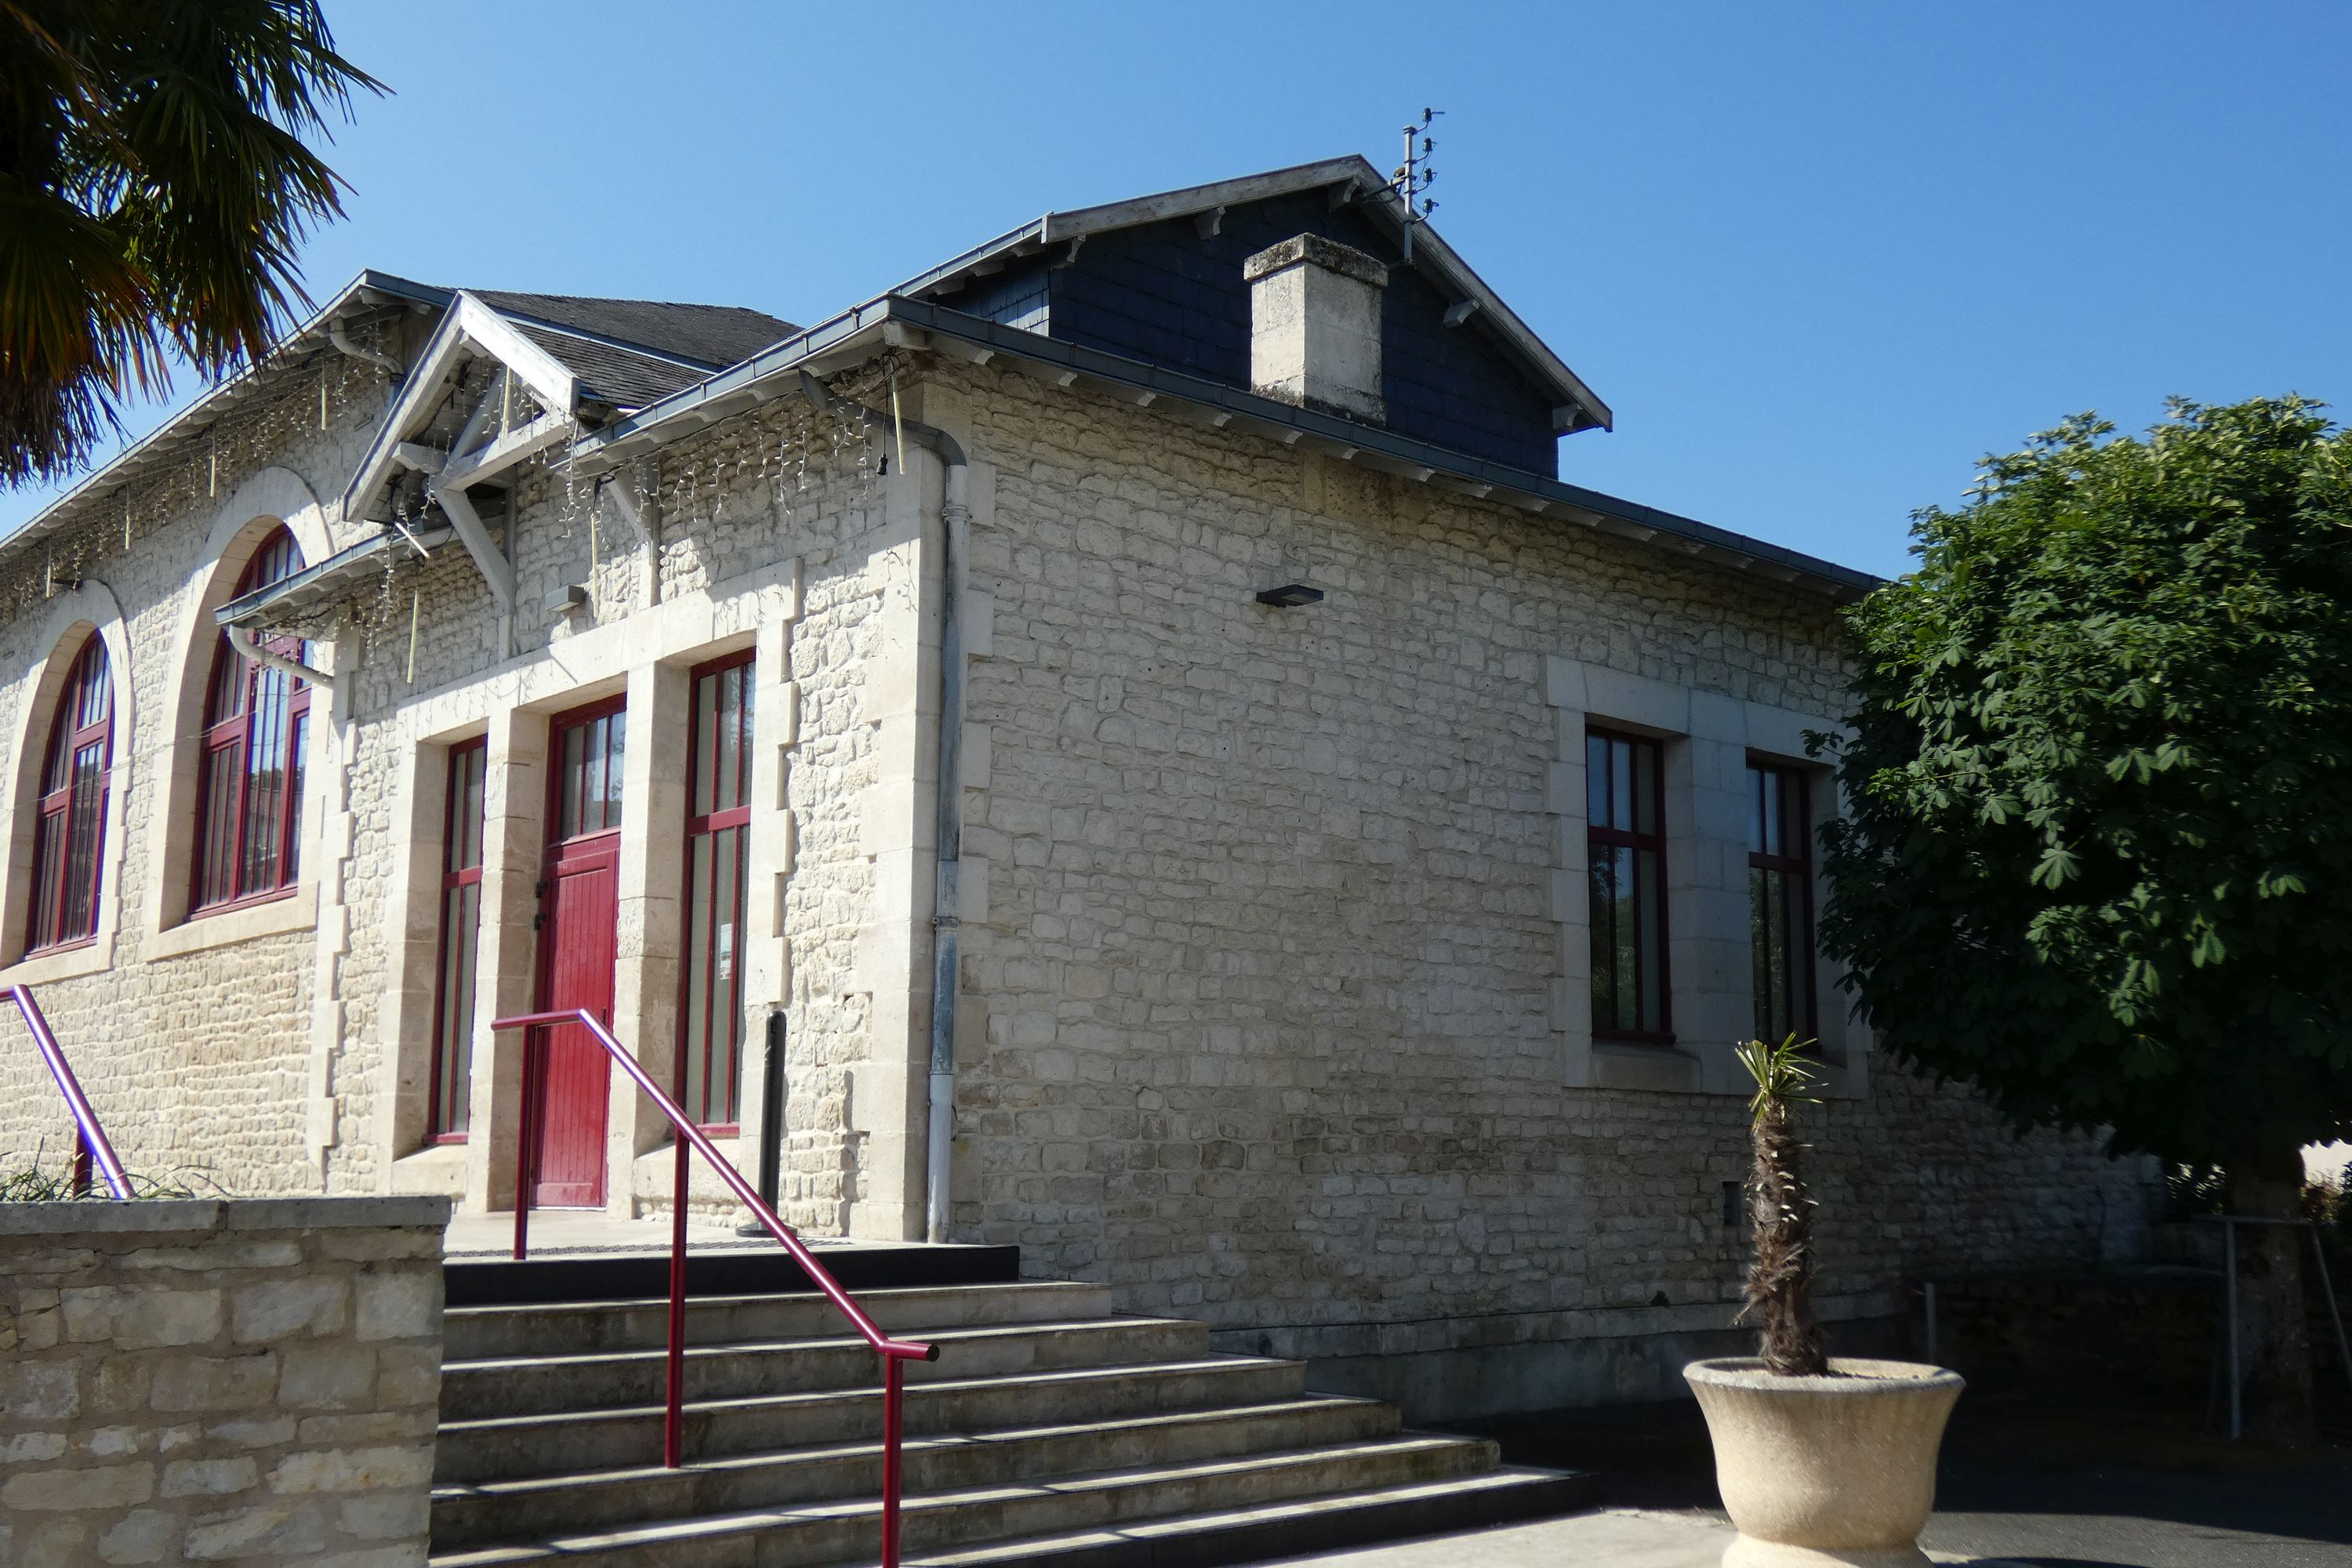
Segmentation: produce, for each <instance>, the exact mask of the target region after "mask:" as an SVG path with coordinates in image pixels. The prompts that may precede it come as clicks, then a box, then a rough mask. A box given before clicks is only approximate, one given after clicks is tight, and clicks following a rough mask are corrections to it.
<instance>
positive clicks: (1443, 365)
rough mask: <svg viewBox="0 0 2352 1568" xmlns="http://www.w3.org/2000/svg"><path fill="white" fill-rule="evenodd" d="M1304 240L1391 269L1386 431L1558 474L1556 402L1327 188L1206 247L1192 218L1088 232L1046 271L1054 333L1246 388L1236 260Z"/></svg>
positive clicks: (1293, 199) (1241, 216)
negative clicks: (1331, 198) (1331, 244)
mask: <svg viewBox="0 0 2352 1568" xmlns="http://www.w3.org/2000/svg"><path fill="white" fill-rule="evenodd" d="M1297 234H1319V235H1322V236H1324V237H1326V238H1329V239H1336V240H1338V241H1339V243H1340V244H1342V245H1349V246H1353V247H1355V248H1357V249H1358V250H1361V251H1364V252H1366V253H1368V254H1370V255H1372V256H1376V257H1378V258H1381V260H1382V261H1385V262H1387V263H1389V264H1390V268H1389V286H1388V289H1387V292H1386V294H1385V296H1384V297H1383V300H1382V302H1381V315H1382V331H1383V339H1384V341H1383V342H1382V344H1381V397H1382V398H1383V399H1384V400H1385V401H1386V403H1387V405H1388V428H1390V429H1391V430H1393V431H1395V432H1396V433H1397V434H1398V435H1400V436H1410V437H1412V438H1413V439H1415V440H1418V441H1427V442H1429V443H1431V444H1432V445H1433V446H1439V447H1451V448H1453V449H1454V450H1455V451H1457V452H1466V453H1469V454H1471V455H1473V456H1475V457H1480V458H1487V459H1489V460H1491V461H1494V462H1498V463H1507V464H1509V465H1510V466H1511V467H1513V468H1522V469H1526V470H1527V471H1528V472H1530V473H1538V474H1543V475H1546V476H1548V477H1552V478H1557V477H1558V474H1559V438H1558V437H1556V436H1555V435H1554V434H1553V431H1552V427H1551V398H1550V395H1549V394H1548V393H1547V392H1545V390H1544V389H1543V388H1541V387H1539V386H1538V385H1537V384H1535V383H1534V382H1532V381H1530V380H1529V379H1528V377H1527V375H1526V374H1524V373H1523V372H1521V371H1520V370H1519V368H1518V367H1517V364H1515V363H1512V361H1511V360H1510V359H1509V358H1508V357H1507V355H1506V354H1505V353H1503V352H1502V351H1501V350H1500V349H1499V348H1497V347H1496V345H1495V344H1494V342H1492V341H1491V340H1489V339H1488V338H1487V336H1486V333H1485V332H1484V331H1483V330H1481V329H1480V327H1479V326H1478V324H1477V321H1476V320H1475V318H1473V320H1472V321H1469V322H1467V323H1465V325H1463V326H1460V327H1449V326H1447V325H1445V322H1444V314H1445V309H1446V306H1447V305H1448V303H1449V302H1450V301H1448V300H1446V298H1445V297H1444V296H1443V295H1442V294H1440V293H1439V292H1438V291H1437V289H1435V288H1433V286H1432V285H1431V284H1430V283H1429V282H1428V281H1427V280H1426V279H1423V277H1422V276H1421V275H1420V274H1419V273H1417V272H1414V271H1412V270H1411V269H1409V268H1405V267H1404V266H1403V265H1402V263H1401V262H1400V261H1399V259H1398V252H1397V247H1395V246H1394V245H1393V244H1391V242H1390V241H1389V240H1388V238H1387V237H1385V236H1384V235H1383V234H1382V233H1381V231H1380V230H1379V229H1378V228H1376V227H1374V226H1373V225H1372V224H1371V223H1370V220H1368V219H1367V218H1365V217H1364V216H1363V215H1361V214H1360V213H1356V212H1351V211H1349V210H1347V209H1344V208H1343V209H1341V210H1339V211H1338V212H1334V211H1332V210H1331V208H1330V204H1329V202H1328V199H1327V197H1326V196H1325V195H1324V193H1322V192H1320V191H1310V192H1304V193H1301V194H1299V195H1290V196H1282V197H1277V198H1276V199H1274V200H1272V201H1265V202H1257V203H1253V204H1251V205H1247V206H1240V207H1234V208H1232V209H1231V210H1229V211H1228V212H1227V213H1226V214H1225V217H1224V223H1223V226H1222V228H1221V230H1220V232H1218V233H1217V234H1215V235H1213V236H1211V237H1208V238H1205V239H1203V238H1202V237H1201V234H1200V232H1199V229H1198V228H1197V227H1196V226H1194V224H1193V221H1192V219H1191V218H1189V217H1184V218H1175V219H1171V221H1169V222H1167V223H1156V224H1148V225H1144V226H1139V227H1136V228H1129V229H1118V230H1115V231H1112V232H1110V233H1107V234H1098V235H1096V236H1094V237H1091V238H1089V239H1088V240H1087V242H1086V244H1085V245H1084V246H1082V247H1079V250H1078V254H1077V257H1076V259H1075V260H1073V261H1070V262H1069V264H1068V265H1066V266H1056V267H1054V268H1050V269H1049V270H1048V273H1047V277H1048V279H1050V284H1051V288H1052V307H1051V321H1050V325H1049V328H1048V330H1049V331H1050V332H1051V334H1052V335H1053V336H1054V337H1056V338H1059V339H1062V340H1063V341H1065V342H1074V343H1082V344H1084V345H1086V346H1087V347H1089V348H1097V349H1101V350H1103V351H1105V352H1106V353H1118V354H1126V355H1128V356H1129V357H1130V358H1134V359H1140V360H1147V361H1150V362H1151V363H1156V364H1164V365H1167V366H1169V367H1170V368H1171V369H1174V370H1181V371H1187V372H1190V373H1191V374H1194V375H1200V376H1204V377H1207V378H1208V379H1210V380H1212V381H1222V382H1225V383H1227V384H1231V385H1234V386H1247V385H1248V384H1249V285H1248V284H1246V283H1245V282H1244V281H1243V280H1242V263H1243V261H1244V260H1245V259H1246V258H1249V257H1251V256H1253V255H1255V254H1256V253H1257V252H1258V251H1261V250H1264V249H1265V247H1267V246H1270V245H1274V244H1276V243H1278V242H1280V241H1282V240H1286V239H1288V238H1289V237H1292V236H1293V235H1297ZM1054 254H1055V260H1056V261H1061V260H1064V259H1066V258H1067V255H1068V253H1067V251H1066V250H1064V249H1061V248H1060V247H1056V249H1055V253H1054ZM992 281H995V280H992ZM974 293H975V296H976V295H977V293H978V291H977V290H975V291H974ZM956 303H957V304H958V307H959V308H960V309H964V310H971V309H973V307H972V306H971V305H968V304H964V303H962V302H961V301H957V302H956Z"/></svg>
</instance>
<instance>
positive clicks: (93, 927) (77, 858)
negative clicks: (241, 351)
mask: <svg viewBox="0 0 2352 1568" xmlns="http://www.w3.org/2000/svg"><path fill="white" fill-rule="evenodd" d="M113 761H114V683H113V682H112V680H110V679H109V678H108V674H107V668H106V644H104V643H103V642H101V641H100V640H99V636H98V634H97V633H96V632H92V633H90V634H89V640H88V641H86V642H84V643H83V644H82V645H81V648H80V650H79V652H77V653H76V654H75V655H74V661H73V669H72V672H71V673H70V674H68V676H67V677H66V689H65V690H64V692H63V693H62V694H60V695H59V697H58V711H57V717H55V718H54V719H52V720H50V721H49V749H48V752H47V754H46V755H45V756H44V757H43V759H42V762H41V815H40V821H39V825H38V826H37V828H36V829H35V832H34V838H33V907H32V909H31V910H30V911H29V913H30V918H29V919H28V920H26V922H25V930H26V937H27V941H26V951H27V952H41V951H43V950H44V949H47V948H53V947H69V946H71V945H73V944H74V943H76V942H88V941H89V939H90V938H92V937H94V936H96V935H97V934H98V879H99V874H100V866H101V865H102V864H103V857H102V856H101V855H100V850H101V849H102V848H103V847H105V838H106V781H107V770H108V769H109V768H110V766H111V765H112V763H113Z"/></svg>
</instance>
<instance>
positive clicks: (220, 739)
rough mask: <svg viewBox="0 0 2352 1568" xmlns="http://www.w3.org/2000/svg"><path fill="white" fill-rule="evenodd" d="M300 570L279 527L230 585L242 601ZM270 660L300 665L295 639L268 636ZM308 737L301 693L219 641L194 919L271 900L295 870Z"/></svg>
mask: <svg viewBox="0 0 2352 1568" xmlns="http://www.w3.org/2000/svg"><path fill="white" fill-rule="evenodd" d="M300 570H302V552H301V550H300V548H299V546H297V545H296V544H295V542H294V536H293V535H292V534H290V533H289V532H287V531H286V530H284V529H283V528H280V529H278V531H276V532H274V533H272V534H270V536H269V537H268V538H267V539H265V540H263V541H262V542H261V548H259V549H258V550H257V551H255V552H253V559H252V560H251V561H250V562H248V563H247V564H246V568H245V575H244V576H243V577H241V578H239V579H238V580H237V584H236V595H234V596H235V597H237V598H243V597H244V596H245V595H247V594H250V593H253V592H255V591H256V590H257V589H261V588H267V587H268V586H269V584H272V583H276V582H279V581H281V580H283V579H285V578H287V577H290V576H292V575H293V574H295V573H297V572H299V571H300ZM263 646H264V647H268V649H269V650H270V651H271V652H272V653H278V654H282V655H284V656H285V657H286V658H290V659H296V660H300V661H303V662H308V658H309V652H310V645H309V644H308V643H305V642H304V641H303V640H302V639H301V638H299V637H271V638H270V639H268V642H266V643H265V644H263ZM309 736H310V682H308V681H305V680H297V679H293V678H292V677H290V676H289V675H288V674H287V673H286V672H285V671H284V670H282V669H272V668H268V666H266V665H262V664H258V663H256V662H255V661H254V660H251V659H248V658H245V657H244V656H243V655H242V654H239V653H238V652H237V651H236V649H235V648H233V647H230V646H229V642H228V634H227V633H226V632H224V633H222V634H221V640H220V642H219V643H218V644H217V645H216V646H215V648H214V651H213V674H212V684H211V686H210V687H209V688H208V689H207V691H206V694H205V738H204V752H203V754H202V760H201V763H200V766H199V769H198V775H197V784H196V802H197V809H198V811H199V812H200V814H201V815H200V816H198V818H197V821H196V874H195V877H194V898H193V899H192V900H190V902H191V904H192V906H193V908H194V910H196V911H198V912H203V911H207V910H217V909H223V908H226V907H227V906H229V905H232V904H239V903H246V902H250V901H254V900H261V899H267V898H271V897H274V896H276V895H278V894H279V893H282V892H284V891H286V890H287V889H289V888H291V887H293V886H294V882H295V879H296V878H297V877H298V876H299V874H300V872H301V864H300V858H299V857H300V853H301V827H302V754H303V752H304V750H305V744H304V743H305V742H306V741H307V740H308V739H309Z"/></svg>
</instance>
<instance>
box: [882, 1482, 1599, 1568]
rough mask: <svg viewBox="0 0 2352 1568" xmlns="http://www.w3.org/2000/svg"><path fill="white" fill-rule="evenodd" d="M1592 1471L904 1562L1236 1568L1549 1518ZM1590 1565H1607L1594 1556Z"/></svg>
mask: <svg viewBox="0 0 2352 1568" xmlns="http://www.w3.org/2000/svg"><path fill="white" fill-rule="evenodd" d="M1600 1491H1601V1488H1600V1483H1599V1478H1598V1477H1597V1476H1594V1475H1592V1474H1590V1473H1582V1472H1575V1471H1564V1470H1538V1469H1533V1468H1525V1467H1519V1466H1512V1467H1507V1468H1496V1469H1492V1470H1488V1471H1486V1472H1485V1473H1484V1474H1482V1475H1469V1476H1457V1477H1454V1478H1451V1479H1446V1480H1442V1481H1425V1482H1420V1483H1416V1484H1412V1485H1407V1486H1399V1487H1382V1488H1374V1489H1369V1490H1364V1491H1352V1492H1339V1493H1336V1494H1334V1495H1331V1496H1327V1497H1312V1498H1293V1499H1286V1500H1283V1501H1280V1502H1271V1503H1263V1504H1260V1505H1258V1506H1257V1507H1255V1508H1240V1509H1222V1510H1217V1511H1215V1512H1213V1513H1187V1514H1177V1515H1174V1516H1172V1517H1170V1518H1167V1519H1153V1520H1144V1521H1139V1522H1136V1523H1132V1524H1124V1525H1120V1526H1118V1528H1117V1529H1112V1530H1080V1531H1070V1532H1067V1533H1066V1534H1061V1535H1048V1536H1034V1535H1033V1536H1028V1537H1025V1538H1024V1539H1023V1540H1020V1541H1013V1542H992V1543H991V1544H989V1545H985V1546H977V1547H972V1548H970V1549H968V1550H967V1549H961V1548H954V1547H950V1549H948V1550H946V1551H944V1552H924V1553H922V1554H920V1555H918V1556H903V1555H902V1556H901V1558H900V1559H899V1562H900V1568H1007V1565H1009V1564H1015V1563H1046V1564H1050V1565H1051V1568H1231V1565H1233V1564H1236V1563H1264V1562H1266V1561H1269V1560H1271V1559H1274V1558H1279V1557H1298V1556H1304V1555H1306V1554H1307V1553H1308V1552H1332V1551H1344V1550H1346V1549H1347V1548H1349V1547H1351V1546H1368V1545H1371V1544H1374V1543H1377V1542H1384V1541H1402V1540H1406V1539H1409V1538H1411V1537H1412V1536H1417V1535H1438V1534H1443V1533H1446V1532H1449V1531H1457V1530H1467V1529H1472V1528H1475V1527H1478V1526H1483V1525H1492V1524H1511V1523H1516V1522H1517V1521H1521V1520H1529V1519H1552V1518H1556V1517H1558V1516H1559V1515H1561V1514H1567V1513H1578V1512H1581V1511H1582V1510H1586V1509H1590V1508H1591V1507H1593V1506H1595V1505H1596V1504H1597V1503H1598V1502H1599V1501H1600ZM1594 1568H1601V1565H1600V1564H1595V1565H1594Z"/></svg>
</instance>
